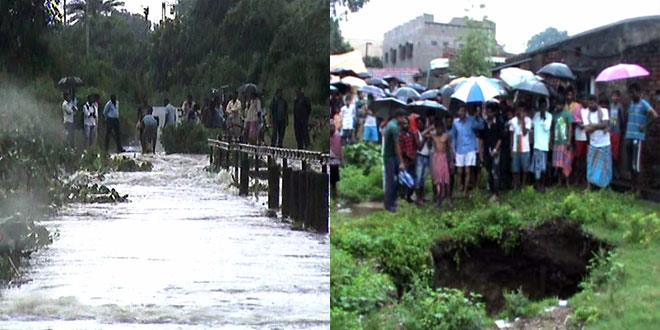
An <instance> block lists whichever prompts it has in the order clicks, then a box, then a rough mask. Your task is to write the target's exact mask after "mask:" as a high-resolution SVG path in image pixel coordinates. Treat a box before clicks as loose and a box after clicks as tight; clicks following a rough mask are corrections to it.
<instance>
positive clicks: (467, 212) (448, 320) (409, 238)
mask: <svg viewBox="0 0 660 330" xmlns="http://www.w3.org/2000/svg"><path fill="white" fill-rule="evenodd" d="M342 180H344V178H343V177H342ZM487 197H488V196H487V195H486V194H485V193H482V192H477V193H476V194H475V195H474V196H472V198H471V199H470V200H465V199H460V200H458V201H457V203H456V210H455V211H447V212H441V211H439V210H438V209H437V208H434V207H426V208H419V207H416V206H410V205H407V204H405V202H403V203H404V205H402V207H401V208H400V210H399V212H398V213H396V214H390V213H388V212H384V211H383V212H378V213H374V214H372V215H370V216H367V217H365V218H359V219H358V218H351V217H348V216H346V215H344V214H341V213H337V212H333V213H332V227H331V245H332V254H333V255H336V256H338V258H339V259H340V260H343V261H341V262H338V261H334V262H333V264H332V272H333V273H335V274H354V273H350V272H349V273H346V272H347V270H346V269H353V270H354V269H356V268H357V267H368V268H369V269H370V270H371V272H370V273H369V274H370V276H374V275H373V274H382V275H383V276H387V278H389V279H390V280H391V282H392V284H393V285H394V286H395V287H396V288H397V295H396V297H393V298H392V299H390V300H389V301H383V300H382V297H384V296H386V295H387V294H390V292H391V290H390V289H389V288H388V287H387V286H380V287H379V286H373V289H374V290H376V289H377V290H378V292H379V294H375V293H373V292H369V293H368V294H367V293H364V292H363V293H361V291H359V290H358V289H356V285H357V284H356V283H357V282H354V281H356V279H357V276H350V275H347V276H344V277H341V278H343V279H344V280H343V281H333V282H332V285H333V288H332V292H331V294H332V299H331V307H332V308H333V313H332V315H333V317H334V315H337V316H338V317H340V319H341V320H342V321H341V322H344V323H342V324H348V325H351V326H352V327H353V328H385V329H387V328H389V329H395V328H398V326H397V325H399V324H403V325H405V327H406V328H408V329H465V328H470V327H473V328H482V327H485V326H488V325H489V324H490V323H491V322H492V320H489V319H488V318H487V317H486V316H485V306H484V305H483V303H480V300H479V298H478V297H477V296H474V295H472V294H470V293H467V292H466V293H463V292H460V291H458V290H448V289H446V288H438V289H437V290H436V289H433V288H432V286H431V283H432V277H433V272H434V269H433V264H432V254H431V247H432V246H434V244H435V243H436V242H438V241H447V242H451V246H452V247H457V248H458V251H461V250H466V249H467V248H469V247H473V246H476V245H479V244H480V242H484V241H496V242H499V244H500V245H501V246H503V247H504V248H505V250H506V249H515V248H516V246H517V244H518V237H519V235H520V233H521V232H522V231H523V230H526V228H532V227H536V226H539V225H541V224H544V223H547V222H549V221H551V220H554V219H566V220H568V221H573V222H576V223H578V224H579V225H580V226H581V227H582V228H583V229H584V230H585V231H587V232H589V233H590V234H592V235H594V236H596V237H598V238H600V239H602V240H604V241H605V242H607V243H609V244H610V245H612V246H613V247H614V250H613V251H611V253H607V252H605V251H602V252H600V253H598V254H597V255H595V256H594V257H593V258H592V261H591V265H590V266H589V271H590V275H589V276H588V277H587V278H585V279H584V281H583V283H582V284H581V287H582V291H581V292H579V293H578V294H576V295H575V296H574V297H573V298H571V299H570V302H569V306H570V307H571V308H572V309H573V315H572V316H571V318H570V319H571V322H573V324H575V325H576V326H586V327H587V328H594V329H601V328H611V329H614V328H628V329H633V328H634V329H644V328H649V327H651V325H652V324H658V322H659V321H660V314H659V313H658V312H657V311H658V310H660V300H659V299H657V297H658V295H659V294H660V291H658V289H657V288H658V287H660V276H658V273H657V269H658V267H660V240H659V239H658V235H657V228H658V226H657V211H658V209H659V208H658V207H657V206H656V205H651V204H648V203H645V202H641V201H638V200H635V199H634V197H633V196H631V195H628V194H619V193H615V192H612V191H609V190H605V191H598V192H593V191H591V192H582V191H580V192H577V191H572V190H567V189H562V188H558V189H549V190H548V191H547V192H546V193H545V194H539V193H536V192H535V191H534V190H533V189H531V188H530V189H526V190H523V191H522V192H519V193H518V192H515V193H514V192H511V193H505V194H503V195H502V196H501V203H500V204H491V203H488V202H487ZM462 257H463V256H462V255H461V253H458V254H457V255H456V256H455V258H456V259H457V261H458V262H459V263H460V259H461V258H462ZM335 278H337V277H335ZM360 281H363V280H360ZM335 286H340V287H335ZM358 294H362V297H363V298H364V299H366V300H368V301H362V306H370V308H368V309H358V308H355V307H352V306H349V307H350V308H345V307H344V305H342V303H341V302H342V298H341V296H337V295H348V296H350V297H352V298H351V299H352V300H356V298H355V295H358ZM505 299H506V305H505V307H504V309H503V310H501V311H500V314H499V317H506V318H510V319H511V318H514V317H534V316H535V315H538V314H539V313H542V312H543V310H544V309H545V307H549V306H551V305H556V303H557V299H556V298H548V299H544V300H543V301H540V302H534V301H530V300H529V299H528V298H527V297H526V296H525V295H524V293H523V292H522V291H513V292H506V293H505ZM434 301H435V302H434ZM458 302H460V304H459V303H458ZM375 306H380V307H378V308H377V309H374V308H375ZM333 322H336V321H335V320H334V319H333ZM337 322H339V321H337ZM355 322H359V327H358V326H357V324H356V323H355ZM434 322H435V323H434ZM462 322H465V323H462ZM333 324H335V323H333Z"/></svg>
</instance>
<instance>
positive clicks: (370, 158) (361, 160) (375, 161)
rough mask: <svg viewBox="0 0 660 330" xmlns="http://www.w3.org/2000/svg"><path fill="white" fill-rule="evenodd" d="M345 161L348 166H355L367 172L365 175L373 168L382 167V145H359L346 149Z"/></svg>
mask: <svg viewBox="0 0 660 330" xmlns="http://www.w3.org/2000/svg"><path fill="white" fill-rule="evenodd" d="M344 160H345V161H346V163H347V164H350V165H355V166H357V167H359V168H361V169H363V170H364V171H365V174H367V173H368V172H369V170H370V169H371V168H373V167H376V166H378V167H380V166H379V165H382V163H383V157H382V156H381V151H380V145H379V144H376V143H366V142H362V143H358V144H353V145H350V146H346V147H345V148H344Z"/></svg>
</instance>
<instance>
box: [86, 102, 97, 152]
mask: <svg viewBox="0 0 660 330" xmlns="http://www.w3.org/2000/svg"><path fill="white" fill-rule="evenodd" d="M83 116H84V118H83V132H84V133H85V142H86V146H88V147H92V146H96V136H97V130H96V127H97V125H96V124H97V121H96V119H97V118H98V117H99V106H98V103H97V102H96V100H95V99H94V96H93V95H91V94H90V95H89V96H87V102H86V103H85V104H84V105H83Z"/></svg>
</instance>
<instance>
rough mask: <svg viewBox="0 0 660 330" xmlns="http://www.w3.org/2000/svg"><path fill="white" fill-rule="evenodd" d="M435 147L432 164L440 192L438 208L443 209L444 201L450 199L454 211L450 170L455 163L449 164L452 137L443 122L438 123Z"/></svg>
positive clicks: (436, 184) (450, 205)
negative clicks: (450, 188)
mask: <svg viewBox="0 0 660 330" xmlns="http://www.w3.org/2000/svg"><path fill="white" fill-rule="evenodd" d="M433 146H434V152H433V161H432V162H431V164H432V166H433V183H434V184H435V186H436V189H437V191H438V204H437V206H438V207H441V206H442V202H443V200H444V199H445V198H447V197H449V207H450V208H451V209H453V208H454V203H453V201H452V198H451V193H450V190H449V184H450V180H449V168H450V166H451V167H453V166H454V163H453V162H452V163H450V162H449V157H448V155H447V153H448V151H449V149H451V137H450V135H449V133H447V130H446V129H445V125H444V124H443V123H442V121H438V122H436V125H435V135H433Z"/></svg>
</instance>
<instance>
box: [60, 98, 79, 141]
mask: <svg viewBox="0 0 660 330" xmlns="http://www.w3.org/2000/svg"><path fill="white" fill-rule="evenodd" d="M62 96H63V98H64V101H63V102H62V117H63V122H64V128H65V129H66V133H67V135H66V139H67V141H68V143H69V147H71V148H73V142H74V141H73V131H74V129H75V126H74V125H73V118H74V116H75V113H76V108H75V107H74V105H73V103H71V95H69V92H64V94H63V95H62Z"/></svg>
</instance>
